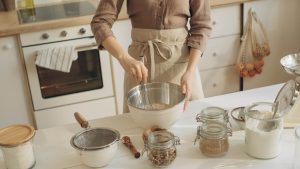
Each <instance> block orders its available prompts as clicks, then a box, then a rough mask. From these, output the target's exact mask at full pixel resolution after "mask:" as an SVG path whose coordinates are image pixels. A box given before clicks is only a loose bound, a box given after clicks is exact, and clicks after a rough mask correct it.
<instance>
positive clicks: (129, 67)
mask: <svg viewBox="0 0 300 169" xmlns="http://www.w3.org/2000/svg"><path fill="white" fill-rule="evenodd" d="M119 62H120V64H121V65H122V67H123V68H124V70H125V71H126V72H127V73H128V74H130V75H131V76H132V78H133V79H135V80H136V82H137V83H140V82H144V83H147V78H148V69H147V68H146V66H145V65H144V63H143V62H141V61H138V60H136V59H134V58H132V57H131V56H129V55H124V56H122V57H120V58H119Z"/></svg>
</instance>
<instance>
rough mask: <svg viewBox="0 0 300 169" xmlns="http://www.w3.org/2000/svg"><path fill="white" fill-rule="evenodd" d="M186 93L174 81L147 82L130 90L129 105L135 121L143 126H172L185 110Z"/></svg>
mask: <svg viewBox="0 0 300 169" xmlns="http://www.w3.org/2000/svg"><path fill="white" fill-rule="evenodd" d="M184 100H185V95H184V94H182V92H181V88H180V86H179V85H176V84H173V83H157V82H155V83H147V84H145V85H138V86H136V87H134V88H132V89H131V90H130V91H129V92H128V96H127V105H128V107H129V111H130V115H131V117H132V118H133V120H134V121H135V123H136V124H137V125H138V126H140V127H142V128H145V129H147V128H151V127H153V126H158V127H160V128H170V127H171V126H172V125H173V124H174V123H175V122H176V121H177V120H178V119H179V117H180V116H181V114H182V112H183V106H184Z"/></svg>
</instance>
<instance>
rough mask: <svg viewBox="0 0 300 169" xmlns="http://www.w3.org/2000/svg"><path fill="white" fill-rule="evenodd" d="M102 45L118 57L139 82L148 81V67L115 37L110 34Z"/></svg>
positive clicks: (126, 69) (125, 68)
mask: <svg viewBox="0 0 300 169" xmlns="http://www.w3.org/2000/svg"><path fill="white" fill-rule="evenodd" d="M102 45H103V46H104V48H105V49H106V50H107V51H108V52H109V53H110V54H111V55H112V56H114V57H115V58H116V59H118V61H119V62H120V64H121V65H122V67H123V68H124V70H125V71H126V72H127V73H129V74H130V75H131V76H132V77H133V79H135V80H136V82H137V83H140V82H141V81H143V82H144V83H147V77H148V69H147V68H146V67H145V65H144V64H143V63H142V62H141V61H138V60H136V59H134V58H132V57H131V56H130V55H129V54H128V53H127V52H126V51H125V50H123V48H122V46H121V45H120V44H119V42H118V41H117V40H116V39H115V37H113V36H110V37H108V38H106V39H105V40H104V41H103V44H102Z"/></svg>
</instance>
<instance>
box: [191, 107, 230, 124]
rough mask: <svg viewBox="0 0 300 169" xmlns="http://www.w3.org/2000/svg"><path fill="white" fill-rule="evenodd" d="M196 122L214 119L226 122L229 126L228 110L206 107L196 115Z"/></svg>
mask: <svg viewBox="0 0 300 169" xmlns="http://www.w3.org/2000/svg"><path fill="white" fill-rule="evenodd" d="M196 120H197V122H200V123H202V124H203V123H206V122H211V121H216V122H220V123H224V124H226V125H227V126H228V127H230V128H231V123H230V122H229V116H228V112H227V111H226V110H224V109H222V108H220V107H207V108H205V109H203V110H201V112H200V113H199V114H197V116H196Z"/></svg>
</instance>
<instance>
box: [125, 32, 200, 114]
mask: <svg viewBox="0 0 300 169" xmlns="http://www.w3.org/2000/svg"><path fill="white" fill-rule="evenodd" d="M187 37H188V32H187V30H186V29H185V28H178V29H167V30H155V29H139V28H133V29H132V31H131V38H132V43H131V45H130V46H129V48H128V53H129V54H130V55H131V56H132V57H133V58H135V59H137V60H141V56H143V57H144V60H145V66H146V67H147V69H148V82H171V83H175V84H178V85H180V81H181V77H182V75H183V73H184V72H185V71H186V68H187V65H188V56H189V49H188V46H187V44H186V39H187ZM136 85H138V83H137V82H136V80H135V79H134V78H133V77H132V76H131V75H130V74H128V73H125V78H124V104H123V112H124V113H127V112H129V111H128V107H127V100H126V98H127V93H128V91H129V90H130V89H131V88H133V87H134V86H136ZM191 94H192V100H195V99H201V98H204V94H203V90H202V84H201V80H200V75H199V71H198V70H196V71H195V74H194V78H193V82H192V88H191Z"/></svg>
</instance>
